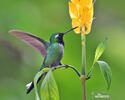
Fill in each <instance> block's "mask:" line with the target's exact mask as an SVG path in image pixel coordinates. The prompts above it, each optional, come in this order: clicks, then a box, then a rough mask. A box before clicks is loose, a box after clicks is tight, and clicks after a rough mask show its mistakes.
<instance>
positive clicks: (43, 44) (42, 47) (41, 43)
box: [9, 30, 49, 57]
mask: <svg viewBox="0 0 125 100" xmlns="http://www.w3.org/2000/svg"><path fill="white" fill-rule="evenodd" d="M9 33H11V34H13V35H15V36H16V37H18V38H20V39H21V40H22V41H24V42H25V43H27V44H28V45H30V46H31V47H33V48H35V49H37V50H38V51H40V53H41V54H42V55H43V56H44V57H45V56H46V49H47V48H48V46H49V42H48V41H46V40H43V39H41V38H39V37H37V36H34V35H31V34H29V33H27V32H22V31H19V30H11V31H9Z"/></svg>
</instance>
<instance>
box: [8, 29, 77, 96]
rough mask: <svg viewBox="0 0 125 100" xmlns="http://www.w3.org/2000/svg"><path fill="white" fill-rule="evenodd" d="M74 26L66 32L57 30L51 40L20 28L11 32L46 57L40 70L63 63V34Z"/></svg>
mask: <svg viewBox="0 0 125 100" xmlns="http://www.w3.org/2000/svg"><path fill="white" fill-rule="evenodd" d="M76 28H77V27H74V28H72V29H70V30H68V31H66V32H57V33H53V34H52V35H51V37H50V41H47V40H44V39H42V38H39V37H37V36H35V35H32V34H30V33H27V32H22V31H20V30H11V31H9V33H11V34H13V35H15V36H16V37H18V38H20V39H21V40H22V41H23V42H25V43H26V44H28V45H30V46H31V47H33V48H35V49H36V50H38V51H40V53H41V54H42V56H43V57H44V61H43V64H42V65H41V67H40V70H42V69H43V68H46V67H49V68H51V67H55V66H58V65H62V63H61V59H62V57H63V54H64V40H63V36H64V35H65V34H66V33H68V32H70V31H72V30H74V29H76ZM33 87H34V84H33V82H31V83H30V86H29V89H28V90H27V94H28V93H29V92H30V91H31V90H32V89H33Z"/></svg>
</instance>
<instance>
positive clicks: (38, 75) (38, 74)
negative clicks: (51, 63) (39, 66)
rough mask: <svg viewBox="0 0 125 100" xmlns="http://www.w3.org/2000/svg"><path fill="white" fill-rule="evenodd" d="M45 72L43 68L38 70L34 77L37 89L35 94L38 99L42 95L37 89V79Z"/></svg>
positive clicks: (38, 99) (37, 99)
mask: <svg viewBox="0 0 125 100" xmlns="http://www.w3.org/2000/svg"><path fill="white" fill-rule="evenodd" d="M42 74H43V71H42V70H41V71H40V72H38V73H37V74H36V75H35V77H34V89H35V94H36V100H40V97H39V95H38V91H37V80H38V79H39V77H40V76H41V75H42Z"/></svg>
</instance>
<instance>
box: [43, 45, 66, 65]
mask: <svg viewBox="0 0 125 100" xmlns="http://www.w3.org/2000/svg"><path fill="white" fill-rule="evenodd" d="M63 54H64V46H63V44H60V43H53V44H51V45H50V47H49V48H48V49H47V55H46V57H45V60H44V64H45V66H48V67H53V66H57V65H59V63H60V61H61V59H62V57H63Z"/></svg>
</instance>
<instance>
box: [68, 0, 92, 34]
mask: <svg viewBox="0 0 125 100" xmlns="http://www.w3.org/2000/svg"><path fill="white" fill-rule="evenodd" d="M69 13H70V17H71V19H72V27H76V26H78V28H76V29H75V30H74V31H75V32H76V33H82V34H88V33H89V32H90V31H91V25H92V21H93V2H92V0H71V1H70V2H69Z"/></svg>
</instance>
